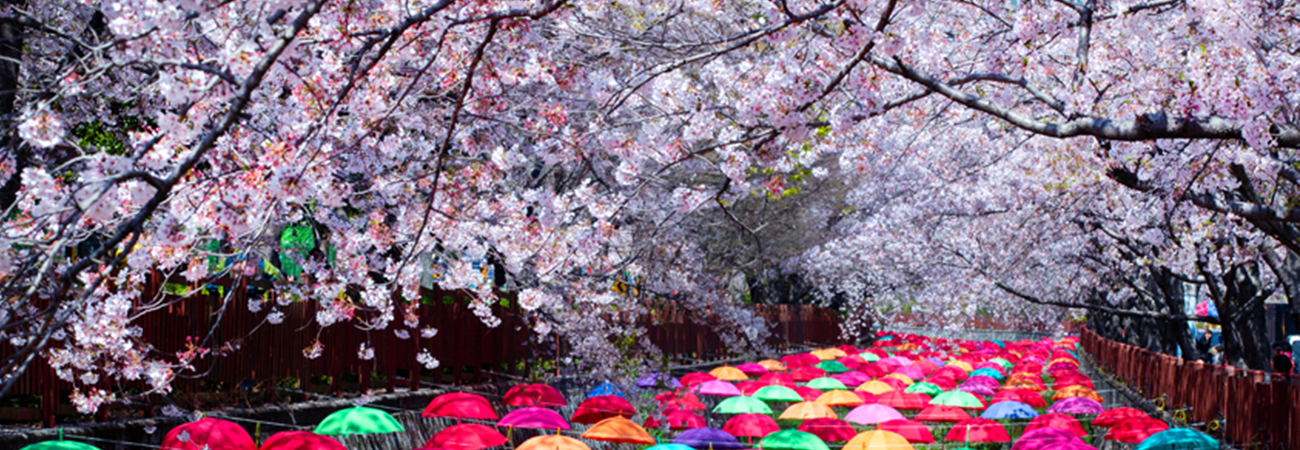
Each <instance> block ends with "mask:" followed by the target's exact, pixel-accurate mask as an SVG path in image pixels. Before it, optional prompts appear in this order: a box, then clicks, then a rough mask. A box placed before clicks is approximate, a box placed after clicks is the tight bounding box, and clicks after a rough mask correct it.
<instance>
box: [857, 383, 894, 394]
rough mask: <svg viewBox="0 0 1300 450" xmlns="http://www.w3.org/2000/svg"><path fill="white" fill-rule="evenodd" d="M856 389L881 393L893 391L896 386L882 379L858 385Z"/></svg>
mask: <svg viewBox="0 0 1300 450" xmlns="http://www.w3.org/2000/svg"><path fill="white" fill-rule="evenodd" d="M854 390H855V391H862V392H870V393H872V394H873V395H880V394H884V393H886V392H893V391H894V387H893V386H890V385H889V384H887V383H885V382H884V381H880V380H871V381H868V382H866V383H862V385H860V386H858V388H857V389H854Z"/></svg>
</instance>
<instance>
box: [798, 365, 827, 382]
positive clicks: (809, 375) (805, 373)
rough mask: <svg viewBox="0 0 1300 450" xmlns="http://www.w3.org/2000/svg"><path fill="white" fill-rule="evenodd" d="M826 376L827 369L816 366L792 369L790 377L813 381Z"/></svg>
mask: <svg viewBox="0 0 1300 450" xmlns="http://www.w3.org/2000/svg"><path fill="white" fill-rule="evenodd" d="M825 376H826V371H825V370H821V369H818V368H816V367H800V368H798V369H794V370H792V371H790V378H793V379H794V381H811V380H815V379H817V378H822V377H825Z"/></svg>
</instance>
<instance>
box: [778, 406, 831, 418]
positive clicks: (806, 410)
mask: <svg viewBox="0 0 1300 450" xmlns="http://www.w3.org/2000/svg"><path fill="white" fill-rule="evenodd" d="M823 417H824V418H828V419H838V418H840V416H839V415H836V414H835V410H833V409H831V407H830V406H827V405H825V404H822V403H817V402H799V403H795V404H793V405H790V407H789V408H786V409H785V411H782V412H781V416H780V417H778V418H779V419H782V420H787V419H788V420H808V419H819V418H823Z"/></svg>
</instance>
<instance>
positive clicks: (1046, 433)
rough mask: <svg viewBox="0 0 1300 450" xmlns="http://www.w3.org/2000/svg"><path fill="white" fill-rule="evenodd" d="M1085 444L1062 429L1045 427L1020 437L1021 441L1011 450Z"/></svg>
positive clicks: (1037, 449)
mask: <svg viewBox="0 0 1300 450" xmlns="http://www.w3.org/2000/svg"><path fill="white" fill-rule="evenodd" d="M1076 441H1077V442H1078V443H1080V444H1083V440H1082V439H1079V437H1078V436H1075V435H1074V433H1071V432H1069V431H1066V430H1062V429H1060V428H1052V427H1043V428H1035V429H1033V430H1030V431H1029V432H1026V433H1025V434H1024V435H1022V436H1020V440H1018V441H1016V443H1015V444H1014V445H1012V446H1011V450H1043V449H1046V448H1054V449H1055V448H1061V446H1063V445H1069V444H1072V443H1074V442H1076Z"/></svg>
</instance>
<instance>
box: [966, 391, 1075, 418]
mask: <svg viewBox="0 0 1300 450" xmlns="http://www.w3.org/2000/svg"><path fill="white" fill-rule="evenodd" d="M1005 401H1013V402H1020V403H1024V404H1026V405H1029V406H1032V407H1035V408H1045V407H1047V401H1046V400H1043V396H1041V395H1038V393H1037V392H1034V391H1031V390H1029V389H1003V390H1000V391H998V393H997V394H994V395H993V400H989V404H990V405H991V404H994V403H1001V402H1005ZM1093 423H1096V422H1093Z"/></svg>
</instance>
